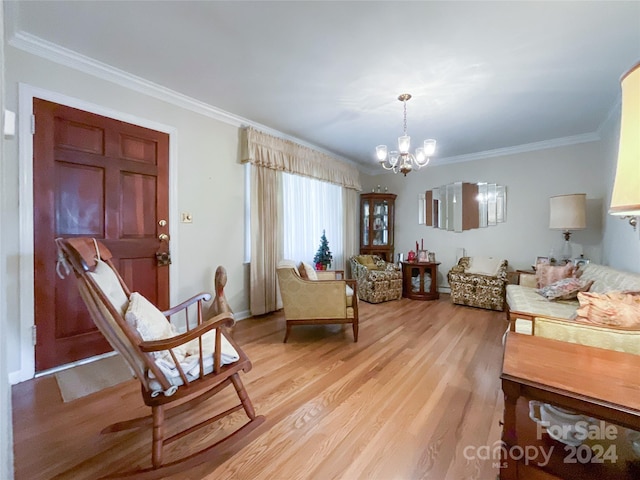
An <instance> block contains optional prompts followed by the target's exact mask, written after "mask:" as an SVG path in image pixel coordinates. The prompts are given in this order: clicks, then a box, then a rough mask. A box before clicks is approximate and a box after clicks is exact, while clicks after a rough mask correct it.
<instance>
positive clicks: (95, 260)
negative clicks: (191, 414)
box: [57, 238, 265, 479]
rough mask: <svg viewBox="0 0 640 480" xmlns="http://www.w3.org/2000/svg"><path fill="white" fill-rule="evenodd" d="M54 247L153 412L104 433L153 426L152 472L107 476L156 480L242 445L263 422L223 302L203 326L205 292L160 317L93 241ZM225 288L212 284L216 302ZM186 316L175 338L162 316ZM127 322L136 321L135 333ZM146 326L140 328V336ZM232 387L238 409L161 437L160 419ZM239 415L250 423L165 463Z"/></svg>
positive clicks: (247, 367)
mask: <svg viewBox="0 0 640 480" xmlns="http://www.w3.org/2000/svg"><path fill="white" fill-rule="evenodd" d="M57 243H58V247H59V249H60V251H61V252H62V254H63V255H64V258H65V259H66V260H67V262H68V263H69V264H71V266H72V268H73V271H74V273H75V275H76V278H77V280H78V287H79V289H80V295H81V297H82V299H83V300H84V303H85V304H86V305H87V308H88V309H89V312H90V314H91V317H92V319H93V321H94V322H95V324H96V326H97V327H98V329H99V330H100V331H101V332H102V334H103V335H104V336H105V337H106V339H107V340H108V341H109V343H110V344H111V346H112V347H113V348H114V349H115V350H116V351H118V352H119V353H120V354H121V355H122V356H123V358H124V359H125V360H126V361H127V362H128V364H129V366H130V367H131V369H132V370H133V371H134V373H135V375H136V377H137V378H138V380H139V381H140V383H141V387H142V388H141V391H142V398H143V400H144V403H145V404H146V405H147V406H149V407H151V412H152V414H151V415H150V416H145V417H141V418H137V419H133V420H128V421H124V422H119V423H116V424H114V425H111V426H110V427H107V428H105V429H104V430H103V431H102V433H109V432H118V431H123V430H128V429H131V428H137V427H143V426H152V427H153V428H152V431H153V442H152V450H151V459H152V467H151V468H146V469H138V470H135V471H130V472H125V473H116V474H113V475H111V476H110V477H112V478H113V477H126V476H131V477H135V478H136V479H139V478H159V477H161V476H166V475H171V474H173V473H177V472H180V471H182V470H184V469H186V468H190V467H193V466H195V465H198V464H200V463H203V462H205V461H207V460H210V459H212V458H214V457H215V456H216V455H218V454H220V453H221V451H222V450H223V448H226V447H228V446H230V444H231V443H232V441H235V440H239V439H240V438H242V437H244V436H245V435H247V434H248V433H250V432H251V431H252V430H254V429H255V428H256V427H258V426H259V425H260V424H262V423H263V422H264V420H265V419H264V417H263V416H256V414H255V412H254V409H253V406H252V404H251V400H250V399H249V396H248V395H247V392H246V391H245V388H244V386H243V384H242V381H241V380H240V376H239V372H240V371H241V370H243V371H245V372H248V371H249V370H250V369H251V362H250V361H249V359H248V358H247V356H246V355H245V353H244V352H243V351H242V350H241V349H240V347H238V345H237V344H236V343H235V342H234V341H233V339H232V338H229V337H227V336H226V335H225V332H224V330H225V328H228V327H231V326H232V325H233V324H234V318H233V314H232V313H231V312H230V310H229V308H228V304H227V303H226V300H225V301H223V302H221V301H218V302H216V303H215V308H214V310H223V311H217V313H218V314H217V315H216V316H215V317H213V318H211V319H209V320H207V321H203V320H202V301H203V300H205V301H208V300H210V299H211V295H209V294H208V293H200V294H198V295H196V296H194V297H192V298H190V299H188V300H186V301H185V302H183V303H181V304H180V305H178V306H176V307H174V308H171V309H170V310H167V311H165V312H160V311H159V310H157V309H156V308H155V307H153V305H152V304H151V303H149V302H148V301H146V299H144V297H141V296H140V295H139V294H137V293H132V292H131V291H130V290H129V288H128V287H127V285H125V283H124V281H123V280H122V277H120V275H119V273H118V272H117V270H116V269H115V267H114V265H113V263H112V262H111V252H109V250H108V249H107V248H106V247H105V246H104V245H103V244H102V243H101V242H99V241H96V240H95V239H92V238H70V239H58V240H57ZM221 268H222V267H218V271H217V272H216V277H218V274H220V276H221V277H224V279H225V280H226V274H225V273H224V270H223V269H221ZM218 272H220V273H218ZM216 283H218V282H216ZM223 286H224V283H223V284H222V286H219V285H216V289H217V290H219V291H218V292H217V293H218V297H220V299H224V296H223V295H224V292H223V291H222V288H223ZM221 295H222V297H221ZM194 304H195V306H196V309H197V325H196V326H195V327H193V328H190V326H189V322H188V318H187V309H188V308H189V307H190V306H193V305H194ZM134 310H135V311H134ZM183 311H184V313H185V323H186V326H187V331H186V333H182V334H177V331H176V330H175V328H174V327H172V326H171V324H170V322H169V321H168V320H167V317H171V316H172V315H174V314H176V313H178V312H183ZM158 315H159V316H158ZM145 316H146V317H149V318H153V321H154V322H155V323H152V325H151V326H149V325H146V326H144V325H141V322H146V321H147V320H149V318H142V317H145ZM163 317H164V322H166V324H164V323H163ZM131 321H133V322H136V321H137V322H138V325H137V328H136V326H134V325H132V324H131V323H130V322H131ZM143 326H144V327H145V328H144V329H142V330H141V327H143ZM140 331H142V332H143V333H144V335H142V334H141V333H140ZM158 331H162V332H163V333H162V334H161V335H160V338H159V339H153V340H149V339H148V340H144V339H143V336H147V337H148V336H149V332H156V333H157V332H158ZM230 384H231V385H233V387H234V388H235V390H236V393H237V395H238V397H239V399H240V403H239V404H238V405H236V406H234V407H232V408H229V409H228V410H226V411H224V412H222V413H220V414H219V415H215V416H214V417H212V418H208V419H206V420H204V421H202V422H200V423H198V424H197V425H193V426H191V427H189V428H186V429H185V430H183V431H181V432H178V433H176V434H174V435H172V436H170V437H165V427H164V420H165V418H170V417H172V416H175V415H178V414H180V413H184V412H187V411H189V410H190V409H191V408H194V407H196V406H197V405H198V404H200V403H201V402H202V401H204V400H206V399H208V398H210V397H212V396H213V395H215V394H216V393H218V392H219V391H221V390H222V389H223V388H225V387H226V386H228V385H230ZM240 409H244V411H245V413H246V415H247V416H248V417H249V422H248V423H246V424H245V425H243V426H242V427H240V428H239V429H238V430H236V431H235V432H232V433H231V434H229V435H228V436H226V437H224V438H223V439H222V440H220V441H218V442H217V443H214V444H213V445H209V446H207V447H205V448H204V449H202V450H200V451H198V452H196V453H193V454H191V455H189V456H187V457H184V458H181V459H179V460H175V461H173V462H170V463H163V447H164V445H166V444H169V443H172V442H174V441H176V440H178V439H180V438H182V437H184V436H185V435H188V434H190V433H192V432H194V431H196V430H198V429H199V428H201V427H204V426H207V425H210V424H211V423H213V422H215V421H217V420H220V419H221V418H223V417H225V416H227V415H229V414H231V413H233V412H236V411H238V410H240Z"/></svg>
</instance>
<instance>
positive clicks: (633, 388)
mask: <svg viewBox="0 0 640 480" xmlns="http://www.w3.org/2000/svg"><path fill="white" fill-rule="evenodd" d="M501 379H502V390H503V392H504V395H505V408H504V425H503V432H502V440H503V442H504V444H505V445H504V447H505V448H504V449H503V450H502V458H501V462H500V463H501V464H500V467H501V468H500V478H501V479H564V480H573V479H576V480H587V479H598V480H613V479H616V480H624V479H628V480H631V479H639V478H640V456H638V454H635V453H634V451H633V450H632V449H631V444H630V442H629V439H628V432H629V429H633V430H636V431H640V355H634V354H630V353H622V352H616V351H613V350H605V349H601V348H594V347H587V346H584V345H577V344H573V343H567V342H560V341H558V340H550V339H547V338H542V337H535V336H531V335H522V334H518V333H514V332H509V334H508V335H507V338H506V343H505V350H504V359H503V367H502V375H501ZM530 400H539V401H542V402H545V403H549V404H551V405H555V406H558V407H562V408H565V409H569V410H572V411H574V412H577V413H582V414H585V415H587V416H589V417H594V418H595V419H596V420H597V421H598V422H597V423H596V425H597V426H596V427H593V429H592V433H591V434H590V437H592V438H588V439H586V440H585V441H584V442H583V444H582V445H579V446H575V447H571V446H567V445H565V444H564V443H561V442H559V441H557V440H554V439H553V438H551V437H550V436H549V434H548V433H547V432H546V430H545V429H544V428H543V427H538V424H536V423H535V422H534V421H533V420H531V419H530V418H529V401H530ZM600 420H602V421H604V422H600ZM605 426H609V427H610V428H609V430H608V432H607V434H605V430H606V428H605ZM527 451H528V452H530V455H529V457H533V456H534V454H536V456H537V458H530V459H529V460H527V459H526V458H524V457H520V455H519V453H520V452H525V453H526V452H527ZM542 452H545V453H549V452H551V455H549V456H548V461H545V460H544V458H543V456H542ZM518 457H520V458H518Z"/></svg>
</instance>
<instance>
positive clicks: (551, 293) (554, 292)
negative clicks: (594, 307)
mask: <svg viewBox="0 0 640 480" xmlns="http://www.w3.org/2000/svg"><path fill="white" fill-rule="evenodd" d="M592 284H593V280H592V281H590V282H582V281H580V280H579V279H577V278H572V277H571V278H563V279H562V280H558V281H557V282H555V283H552V284H551V285H547V286H546V287H542V288H541V289H539V290H538V293H539V294H540V295H542V296H543V297H544V298H546V299H547V300H552V301H555V300H573V299H574V298H577V296H578V293H579V292H586V291H588V290H589V288H591V285H592Z"/></svg>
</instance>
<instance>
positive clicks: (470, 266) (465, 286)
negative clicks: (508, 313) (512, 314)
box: [447, 257, 508, 311]
mask: <svg viewBox="0 0 640 480" xmlns="http://www.w3.org/2000/svg"><path fill="white" fill-rule="evenodd" d="M507 265H508V262H507V261H506V260H503V259H495V258H491V257H462V258H461V259H460V260H458V264H457V265H454V266H453V267H452V268H451V270H449V273H448V274H447V279H448V281H449V287H451V301H452V302H453V303H455V304H457V305H467V306H469V307H478V308H485V309H488V310H498V311H502V310H504V299H505V286H506V284H507Z"/></svg>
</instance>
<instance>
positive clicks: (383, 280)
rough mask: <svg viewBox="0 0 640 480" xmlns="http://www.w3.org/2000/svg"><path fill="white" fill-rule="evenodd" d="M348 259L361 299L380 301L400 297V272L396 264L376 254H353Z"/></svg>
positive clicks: (371, 301)
mask: <svg viewBox="0 0 640 480" xmlns="http://www.w3.org/2000/svg"><path fill="white" fill-rule="evenodd" d="M350 261H351V273H352V274H353V276H354V277H355V279H356V280H357V282H358V297H359V298H360V299H361V300H364V301H365V302H369V303H381V302H386V301H388V300H398V299H399V298H401V297H402V272H401V271H400V268H398V266H397V265H395V264H393V263H389V262H385V261H384V260H383V259H382V257H379V256H378V255H355V256H353V257H351V260H350Z"/></svg>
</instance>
